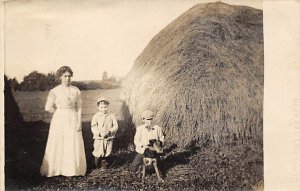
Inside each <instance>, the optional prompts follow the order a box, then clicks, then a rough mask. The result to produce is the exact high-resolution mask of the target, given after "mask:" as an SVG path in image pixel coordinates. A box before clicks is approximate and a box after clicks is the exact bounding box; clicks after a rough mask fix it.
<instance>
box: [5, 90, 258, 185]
mask: <svg viewBox="0 0 300 191" xmlns="http://www.w3.org/2000/svg"><path fill="white" fill-rule="evenodd" d="M120 92H121V89H114V90H92V91H82V98H83V101H84V104H83V136H84V144H85V151H86V156H87V163H88V172H87V175H86V176H84V177H72V178H66V177H62V176H59V177H52V178H43V177H40V175H39V168H40V165H41V162H42V158H43V154H44V150H45V146H46V141H47V136H48V129H49V122H50V119H51V115H49V114H47V113H46V112H45V111H44V105H45V101H46V98H47V94H48V92H15V93H14V96H15V99H16V101H17V103H18V105H19V107H20V110H21V113H22V115H23V117H24V121H25V123H24V129H23V130H22V135H23V136H22V138H21V139H22V140H21V142H22V148H20V150H19V151H16V152H18V153H19V155H20V158H21V159H22V160H21V161H20V162H19V163H18V164H13V162H11V161H10V160H9V159H7V160H6V162H7V164H6V165H7V167H6V188H7V190H12V189H23V190H141V189H142V190H252V189H253V187H254V185H255V184H256V183H257V182H259V181H260V180H262V179H263V151H262V149H259V148H260V147H256V146H253V145H238V144H234V143H232V144H231V145H223V146H220V147H214V146H212V145H202V146H201V147H197V146H195V147H193V148H190V149H185V150H183V149H180V148H177V147H176V143H171V142H168V141H167V142H166V145H165V151H166V153H165V155H164V156H162V159H163V160H162V163H163V166H164V170H165V183H164V184H163V183H157V182H156V176H155V175H154V174H153V175H152V176H147V177H146V181H145V184H142V182H141V178H140V176H139V175H134V174H131V173H130V172H128V166H129V164H130V163H131V162H132V160H133V157H134V155H135V153H134V147H133V136H134V127H133V125H132V123H131V120H130V116H129V113H128V109H127V107H126V105H125V104H124V103H123V102H122V100H121V99H120V98H119V97H120ZM100 96H103V97H107V98H108V99H109V100H110V101H111V105H110V111H111V112H113V113H115V114H116V116H117V120H118V123H119V126H120V128H119V131H118V133H117V136H116V139H115V142H114V151H113V155H112V156H111V159H110V170H109V171H105V172H100V171H97V170H96V171H94V172H93V173H92V174H91V173H90V172H91V170H92V169H91V167H92V161H93V157H92V154H91V152H92V149H93V148H92V143H93V140H92V134H91V131H90V120H91V118H92V115H93V114H94V113H95V112H96V111H97V108H96V105H95V101H96V100H97V98H98V97H100ZM166 140H168V137H166ZM13 166H14V167H15V166H17V168H18V169H19V170H18V171H17V172H12V171H10V167H13Z"/></svg>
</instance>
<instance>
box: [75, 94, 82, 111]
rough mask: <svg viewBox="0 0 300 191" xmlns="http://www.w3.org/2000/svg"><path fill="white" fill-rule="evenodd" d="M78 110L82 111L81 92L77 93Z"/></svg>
mask: <svg viewBox="0 0 300 191" xmlns="http://www.w3.org/2000/svg"><path fill="white" fill-rule="evenodd" d="M76 108H77V110H79V109H82V98H81V91H80V90H78V91H77V102H76Z"/></svg>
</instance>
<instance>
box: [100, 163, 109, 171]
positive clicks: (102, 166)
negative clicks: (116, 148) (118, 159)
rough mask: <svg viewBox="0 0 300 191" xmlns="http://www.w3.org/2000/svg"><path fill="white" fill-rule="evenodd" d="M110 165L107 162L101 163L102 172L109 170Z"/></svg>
mask: <svg viewBox="0 0 300 191" xmlns="http://www.w3.org/2000/svg"><path fill="white" fill-rule="evenodd" d="M107 166H108V163H107V161H106V160H102V161H101V168H100V171H105V170H106V169H107Z"/></svg>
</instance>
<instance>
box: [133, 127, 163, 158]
mask: <svg viewBox="0 0 300 191" xmlns="http://www.w3.org/2000/svg"><path fill="white" fill-rule="evenodd" d="M164 138H165V137H164V135H163V133H162V130H161V127H160V126H158V125H154V126H150V130H148V128H147V127H146V126H145V125H141V126H138V127H137V128H136V133H135V136H134V144H135V146H136V148H135V150H136V152H138V153H140V154H143V153H144V151H145V149H146V148H147V145H148V144H149V140H151V139H157V140H160V141H161V142H163V143H164Z"/></svg>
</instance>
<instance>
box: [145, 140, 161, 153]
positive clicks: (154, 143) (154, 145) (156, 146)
mask: <svg viewBox="0 0 300 191" xmlns="http://www.w3.org/2000/svg"><path fill="white" fill-rule="evenodd" d="M148 147H149V148H150V149H151V150H154V151H156V153H160V154H161V153H163V152H164V150H163V144H162V142H161V141H160V140H157V139H151V140H149V144H148Z"/></svg>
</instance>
